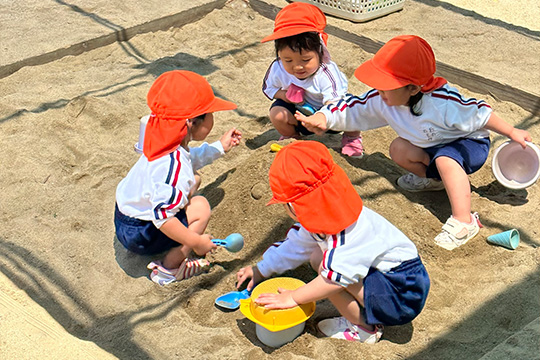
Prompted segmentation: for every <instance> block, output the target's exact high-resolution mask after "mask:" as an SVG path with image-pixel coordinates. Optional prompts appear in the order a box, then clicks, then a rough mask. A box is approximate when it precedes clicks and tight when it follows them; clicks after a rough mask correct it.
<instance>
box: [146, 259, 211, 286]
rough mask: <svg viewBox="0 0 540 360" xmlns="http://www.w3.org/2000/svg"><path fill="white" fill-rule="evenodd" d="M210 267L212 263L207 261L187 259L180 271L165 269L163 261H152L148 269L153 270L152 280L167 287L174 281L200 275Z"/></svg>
mask: <svg viewBox="0 0 540 360" xmlns="http://www.w3.org/2000/svg"><path fill="white" fill-rule="evenodd" d="M208 266H210V262H209V261H208V260H206V259H190V258H186V259H184V261H183V262H182V264H181V265H180V267H179V268H178V269H172V270H171V269H167V268H165V267H163V264H162V263H161V261H159V260H158V261H152V262H151V263H150V264H148V265H147V266H146V267H147V268H148V269H149V270H152V273H151V274H150V279H152V281H153V282H155V283H156V284H158V285H161V286H163V285H167V284H170V283H172V282H174V281H178V280H184V279H189V278H190V277H193V276H195V275H199V274H200V273H202V272H203V271H205V270H206V268H208Z"/></svg>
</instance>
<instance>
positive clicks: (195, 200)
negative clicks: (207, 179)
mask: <svg viewBox="0 0 540 360" xmlns="http://www.w3.org/2000/svg"><path fill="white" fill-rule="evenodd" d="M186 213H187V214H188V218H190V216H189V215H195V216H196V217H197V218H198V219H201V220H206V219H209V218H210V214H211V213H212V209H211V208H210V203H209V202H208V200H206V198H205V197H204V196H194V197H192V198H191V201H190V203H189V206H188V208H187V210H186ZM191 217H193V216H191Z"/></svg>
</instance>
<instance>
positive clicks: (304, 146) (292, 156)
mask: <svg viewBox="0 0 540 360" xmlns="http://www.w3.org/2000/svg"><path fill="white" fill-rule="evenodd" d="M268 175H269V178H270V188H271V189H272V193H273V197H272V199H271V200H270V202H269V203H268V205H270V204H276V203H290V204H291V205H292V207H293V209H294V212H295V213H296V217H297V218H298V221H299V222H300V224H302V226H303V227H304V228H306V230H308V231H309V232H312V233H322V234H327V235H331V234H337V233H339V232H340V231H341V230H343V229H345V228H347V227H348V226H350V225H352V224H353V223H354V222H355V221H356V220H357V219H358V216H360V213H361V212H362V207H363V205H362V199H361V198H360V195H358V193H357V192H356V190H355V189H354V187H353V185H352V184H351V181H350V180H349V178H348V177H347V174H345V171H343V169H342V168H340V167H339V166H338V165H337V164H336V163H335V162H334V159H333V158H332V155H331V154H330V152H329V151H328V149H327V148H326V146H324V145H323V144H321V143H320V142H317V141H295V142H293V143H291V144H289V145H286V146H284V147H283V148H281V150H279V152H278V153H277V155H276V158H275V159H274V161H273V163H272V165H271V166H270V171H269V174H268Z"/></svg>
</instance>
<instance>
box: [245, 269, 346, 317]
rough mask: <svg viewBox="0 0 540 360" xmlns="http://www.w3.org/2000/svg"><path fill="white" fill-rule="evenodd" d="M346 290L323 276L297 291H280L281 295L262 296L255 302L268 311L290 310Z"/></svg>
mask: <svg viewBox="0 0 540 360" xmlns="http://www.w3.org/2000/svg"><path fill="white" fill-rule="evenodd" d="M343 289H344V287H343V286H341V285H339V284H336V283H334V282H332V281H330V280H327V279H325V278H324V277H322V276H321V275H319V276H317V277H316V278H315V279H313V280H311V281H310V282H309V283H307V284H306V285H304V286H301V287H299V288H298V289H296V290H292V291H291V290H286V289H281V288H280V289H278V291H279V294H261V295H259V297H258V298H257V299H255V302H257V303H258V304H261V305H264V307H265V308H267V309H289V308H292V307H295V306H297V305H301V304H307V303H310V302H312V301H317V300H321V299H326V298H328V297H329V296H330V295H333V294H335V293H337V292H339V291H342V290H343Z"/></svg>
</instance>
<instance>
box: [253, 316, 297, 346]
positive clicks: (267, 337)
mask: <svg viewBox="0 0 540 360" xmlns="http://www.w3.org/2000/svg"><path fill="white" fill-rule="evenodd" d="M305 325H306V323H305V322H303V323H300V324H298V325H296V326H293V327H291V328H288V329H285V330H280V331H270V330H267V329H265V328H264V327H263V326H261V325H259V324H255V332H256V333H257V337H258V338H259V340H260V341H261V342H262V343H263V344H265V345H267V346H270V347H273V348H277V347H280V346H282V345H285V344H286V343H288V342H291V341H293V340H294V339H296V338H297V337H298V335H300V334H301V333H302V331H304V327H305Z"/></svg>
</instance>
